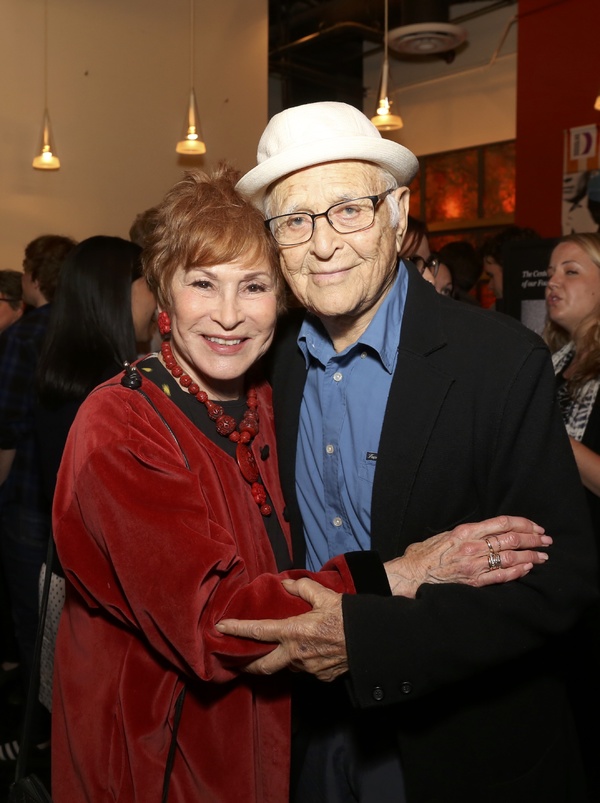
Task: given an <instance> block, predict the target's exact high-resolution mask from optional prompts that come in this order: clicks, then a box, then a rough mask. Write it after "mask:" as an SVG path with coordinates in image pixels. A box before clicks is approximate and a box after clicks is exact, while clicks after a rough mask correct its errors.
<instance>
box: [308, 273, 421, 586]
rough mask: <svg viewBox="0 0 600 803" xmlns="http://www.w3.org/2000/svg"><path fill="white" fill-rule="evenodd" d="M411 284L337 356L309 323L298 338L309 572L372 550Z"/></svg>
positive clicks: (404, 282) (400, 285)
mask: <svg viewBox="0 0 600 803" xmlns="http://www.w3.org/2000/svg"><path fill="white" fill-rule="evenodd" d="M407 287H408V276H407V273H406V270H405V269H404V268H403V267H401V268H400V270H399V273H398V277H397V279H396V281H395V282H394V285H393V286H392V288H391V289H390V291H389V293H388V295H387V296H386V298H385V299H384V301H383V303H382V305H381V306H380V307H379V309H378V310H377V312H376V313H375V316H374V317H373V320H372V321H371V323H370V324H369V326H368V327H367V329H366V331H365V332H364V333H363V334H362V336H361V337H360V338H359V340H358V341H357V342H356V343H354V344H353V345H351V346H348V348H346V349H345V350H344V351H342V352H340V353H339V354H338V353H336V351H335V350H334V348H333V345H332V343H331V340H330V339H329V336H328V335H327V333H326V332H325V329H324V328H323V326H322V324H321V323H320V322H319V321H318V319H316V318H314V317H313V316H310V315H309V316H307V318H306V319H305V321H304V323H303V325H302V328H301V329H300V333H299V335H298V345H299V347H300V349H301V350H302V352H303V354H304V357H305V359H306V364H307V369H308V375H307V379H306V385H305V388H304V397H303V400H302V406H301V410H300V429H299V433H298V453H297V458H296V491H297V494H298V502H299V505H300V512H301V514H302V518H303V521H304V535H305V539H306V565H307V567H308V568H309V569H311V570H313V571H316V570H318V569H320V568H321V566H322V565H323V564H324V563H326V562H327V560H329V558H332V557H334V556H335V555H339V554H340V553H342V552H350V551H355V550H362V549H369V548H370V545H371V536H370V530H371V496H372V490H373V476H374V474H375V466H376V465H377V450H378V448H379V439H380V436H381V426H382V422H383V417H384V413H385V407H386V404H387V399H388V395H389V391H390V385H391V382H392V375H393V373H394V368H395V367H396V361H397V358H398V340H399V332H400V327H401V324H402V315H403V312H404V303H405V301H406V291H407Z"/></svg>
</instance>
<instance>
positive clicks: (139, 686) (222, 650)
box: [52, 378, 354, 803]
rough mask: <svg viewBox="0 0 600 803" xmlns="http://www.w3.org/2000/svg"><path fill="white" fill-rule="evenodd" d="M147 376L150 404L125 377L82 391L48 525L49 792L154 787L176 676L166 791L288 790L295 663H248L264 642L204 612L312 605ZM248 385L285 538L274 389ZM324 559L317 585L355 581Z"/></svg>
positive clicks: (260, 800) (266, 794) (154, 797)
mask: <svg viewBox="0 0 600 803" xmlns="http://www.w3.org/2000/svg"><path fill="white" fill-rule="evenodd" d="M142 390H143V391H144V392H145V393H146V394H147V397H148V398H149V399H150V400H151V402H152V404H150V403H149V401H148V399H147V398H144V396H143V395H142V394H141V393H139V392H137V391H134V390H130V389H127V388H125V387H123V386H122V385H121V384H120V382H119V379H118V378H117V379H115V380H111V381H110V382H108V383H105V384H104V385H103V386H101V387H100V388H99V389H97V390H96V391H94V392H93V393H92V394H91V395H90V396H89V397H88V399H87V400H86V401H85V402H84V404H83V405H82V407H81V410H80V412H79V414H78V416H77V418H76V420H75V423H74V425H73V427H72V430H71V432H70V435H69V438H68V441H67V444H66V448H65V452H64V457H63V461H62V464H61V469H60V472H59V476H58V484H57V488H56V495H55V503H54V533H55V538H56V543H57V548H58V552H59V555H60V559H61V561H62V565H63V567H64V569H65V573H66V576H67V578H68V580H69V581H70V583H67V586H68V591H67V600H66V604H65V609H64V612H63V617H62V620H61V624H60V629H59V635H58V640H57V645H56V671H55V684H54V703H53V715H52V720H53V734H52V760H53V768H52V782H53V783H52V785H53V788H52V793H53V798H54V800H55V801H56V803H73V802H74V801H93V803H101V801H102V802H103V801H115V800H118V801H120V803H127V802H128V801H131V802H132V803H133V801H135V802H136V803H153V802H154V801H160V799H161V790H162V783H163V776H164V770H165V764H166V760H167V753H168V750H169V744H170V739H171V731H172V723H173V710H174V704H175V701H176V698H177V695H178V694H179V691H180V689H181V687H182V684H183V683H184V682H185V683H186V684H187V687H188V693H187V696H186V699H185V704H184V707H183V715H182V718H181V724H180V728H179V734H178V739H177V753H176V758H175V763H174V768H173V773H172V776H171V786H170V794H169V801H170V803H178V802H179V803H184V801H185V803H191V801H201V802H202V803H209V802H211V801H214V802H215V803H217V802H218V803H228V802H229V801H231V803H234V802H235V803H241V801H243V803H252V801H256V802H257V803H283V802H284V801H286V800H287V799H288V769H289V768H288V764H289V741H290V723H289V697H288V690H287V677H286V676H285V675H283V676H281V677H274V678H255V677H252V676H248V675H244V674H241V673H240V672H239V669H240V667H243V666H244V665H245V664H247V663H248V662H249V661H250V660H252V659H253V658H254V657H256V656H258V655H260V654H263V653H264V652H265V651H268V649H269V647H268V645H263V644H255V643H253V642H251V641H245V640H237V639H232V638H228V637H224V636H222V635H221V634H219V633H218V632H217V631H216V630H215V628H214V625H215V623H216V622H218V621H219V620H221V619H223V618H224V617H226V616H232V617H240V618H253V617H258V618H262V617H285V616H289V615H292V614H294V613H299V612H303V611H304V610H306V605H305V603H303V602H302V601H301V600H299V599H297V598H296V597H292V596H290V595H288V594H287V593H286V592H285V591H284V590H283V588H282V586H281V584H280V577H281V576H280V575H277V574H276V571H277V570H276V567H275V563H274V559H273V555H272V551H271V548H270V544H269V541H268V538H267V535H266V533H265V530H264V526H263V522H262V516H261V514H260V512H259V510H258V507H257V505H256V503H255V502H254V500H253V499H252V496H251V494H250V490H249V485H248V484H247V483H246V482H245V481H244V480H243V478H242V476H241V474H240V471H239V469H238V467H237V465H236V463H235V462H234V461H233V460H232V459H231V458H230V457H229V456H228V455H226V454H225V453H224V452H223V451H222V450H221V449H220V448H219V447H218V446H216V445H215V444H213V443H211V442H210V441H209V440H208V439H207V438H205V437H204V436H203V435H202V434H201V433H200V432H199V431H198V430H197V429H196V428H195V427H193V426H192V425H191V424H190V422H189V420H188V419H187V418H186V416H185V415H184V414H183V413H182V412H181V411H180V410H179V408H178V407H176V405H175V404H173V402H172V401H171V400H170V399H169V398H168V397H167V396H165V394H164V393H163V392H162V391H161V390H160V389H159V388H158V387H157V386H155V385H154V384H153V383H152V382H149V381H146V382H144V383H143V385H142ZM258 392H259V403H260V408H259V411H260V433H259V435H258V436H257V437H256V438H255V440H254V443H253V450H254V452H255V456H256V457H257V460H258V462H259V465H260V469H261V476H262V478H263V481H264V484H265V486H266V488H267V489H268V491H269V494H270V496H271V499H272V500H273V504H274V508H275V511H276V513H277V515H278V517H279V520H280V523H281V526H282V528H283V530H284V533H285V534H286V537H287V538H288V542H289V535H288V530H287V525H286V523H285V521H284V520H283V516H282V510H283V499H282V495H281V490H280V488H279V483H278V478H277V477H278V467H277V457H276V449H275V448H274V446H275V443H274V430H273V423H272V419H273V415H272V406H271V391H270V388H269V387H268V386H267V385H262V386H260V387H259V389H258ZM152 405H154V406H155V407H154V408H153V406H152ZM157 410H158V411H160V413H161V414H162V415H163V416H164V418H165V419H166V421H168V424H169V427H170V428H171V429H172V433H171V432H169V430H168V429H167V427H166V425H165V423H164V422H163V421H162V420H161V419H160V416H159V415H158V413H157ZM173 436H175V438H176V440H177V441H178V443H177V442H176V440H175V438H174V437H173ZM267 444H268V445H269V446H270V451H269V457H268V459H267V460H264V461H263V460H260V459H259V450H260V449H261V447H263V446H265V445H267ZM184 456H185V457H184ZM186 459H187V461H188V463H189V466H190V468H187V467H186V462H185V461H186ZM273 515H274V514H273ZM327 568H329V571H323V572H320V573H319V577H318V579H319V581H320V582H322V583H324V584H326V585H329V586H330V587H332V588H335V589H336V590H338V591H353V590H354V586H353V583H352V580H351V577H350V573H349V571H348V567H347V565H346V563H345V561H344V560H343V559H338V560H336V561H335V562H333V563H332V564H331V565H330V566H329V567H327ZM289 574H290V575H292V576H297V575H298V574H300V573H299V572H290V573H289ZM301 574H306V573H305V572H302V573H301Z"/></svg>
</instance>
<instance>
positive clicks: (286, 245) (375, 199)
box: [265, 187, 397, 248]
mask: <svg viewBox="0 0 600 803" xmlns="http://www.w3.org/2000/svg"><path fill="white" fill-rule="evenodd" d="M395 189H397V187H390V188H389V189H388V190H384V191H383V192H380V193H379V195H361V196H360V198H348V199H347V200H346V201H337V202H336V203H334V204H331V206H330V207H329V208H328V209H326V210H325V211H324V212H317V213H316V214H313V213H312V212H304V211H302V210H297V211H296V212H286V213H285V214H283V215H274V216H273V217H270V218H268V219H267V220H265V226H266V227H267V229H268V230H269V231H270V232H271V236H272V237H273V239H274V240H275V242H276V243H277V245H279V246H281V247H282V248H291V247H292V246H294V245H304V244H305V243H308V242H309V241H310V240H311V239H312V236H313V234H314V233H315V220H316V219H317V218H318V217H324V218H325V220H326V221H327V222H328V223H329V225H330V226H331V228H332V229H333V230H334V231H335V232H337V234H356V233H357V232H359V231H365V230H366V229H369V228H370V227H371V226H372V225H373V223H374V222H375V213H376V212H377V207H378V206H379V204H380V203H381V202H382V201H383V200H384V198H386V197H387V196H388V195H389V194H390V193H391V192H394V190H395ZM354 201H371V203H372V204H373V220H372V221H371V222H370V223H368V224H367V225H366V226H361V227H360V229H352V231H338V229H336V227H335V226H334V225H333V223H332V222H331V220H329V217H328V215H329V213H330V212H331V210H332V209H335V207H336V206H343V205H344V204H351V203H353V202H354ZM293 215H306V217H309V218H310V219H311V221H312V229H311V230H310V235H309V236H308V237H307V238H306V240H298V242H296V243H280V242H279V240H278V239H277V238H276V237H275V234H274V233H273V230H272V229H271V225H270V224H271V222H272V221H273V220H277V219H278V218H282V217H293Z"/></svg>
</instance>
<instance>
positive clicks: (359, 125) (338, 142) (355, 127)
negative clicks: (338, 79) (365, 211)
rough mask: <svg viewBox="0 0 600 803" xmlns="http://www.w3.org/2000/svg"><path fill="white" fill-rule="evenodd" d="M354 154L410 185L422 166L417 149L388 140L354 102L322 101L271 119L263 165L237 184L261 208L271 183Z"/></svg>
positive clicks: (262, 145)
mask: <svg viewBox="0 0 600 803" xmlns="http://www.w3.org/2000/svg"><path fill="white" fill-rule="evenodd" d="M349 159H358V160H361V161H365V162H373V164H376V165H379V167H382V168H384V169H385V170H389V172H390V173H391V174H392V175H393V176H394V178H395V179H396V180H397V181H398V184H399V186H406V185H407V184H410V182H411V181H412V180H413V178H414V177H415V175H416V174H417V170H418V169H419V163H418V161H417V157H416V156H415V155H414V153H412V151H409V150H408V148H405V147H404V146H403V145H400V144H398V143H397V142H392V141H391V140H388V139H383V137H382V136H381V134H380V133H379V131H378V130H377V129H376V128H375V126H374V125H373V123H372V122H371V121H370V120H369V119H368V118H367V117H365V115H364V114H363V113H362V112H360V111H358V109H355V108H354V106H350V105H348V104H347V103H337V102H334V101H322V102H319V103H307V104H305V105H303V106H293V107H291V108H290V109H285V111H282V112H280V113H279V114H276V115H275V116H274V117H272V118H271V120H270V121H269V123H268V125H267V127H266V128H265V130H264V132H263V135H262V137H261V138H260V142H259V143H258V151H257V154H256V160H257V162H258V164H257V166H256V167H254V168H252V170H250V171H249V172H248V173H246V174H245V175H244V176H242V178H241V179H240V180H239V181H238V183H237V189H238V190H239V192H240V193H241V194H242V195H244V196H245V197H246V198H248V199H249V200H250V201H252V203H254V204H255V205H256V206H259V207H260V206H261V205H262V200H263V196H264V193H265V190H266V189H267V187H269V186H270V185H271V184H273V182H275V181H278V180H279V179H280V178H283V177H284V176H287V175H289V174H290V173H294V172H295V171H296V170H302V169H303V168H305V167H312V166H313V165H318V164H323V163H324V162H336V161H340V160H343V161H346V160H349Z"/></svg>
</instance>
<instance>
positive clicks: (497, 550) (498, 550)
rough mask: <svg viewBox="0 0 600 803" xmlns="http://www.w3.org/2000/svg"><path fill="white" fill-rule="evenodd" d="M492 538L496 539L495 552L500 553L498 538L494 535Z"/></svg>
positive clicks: (500, 547)
mask: <svg viewBox="0 0 600 803" xmlns="http://www.w3.org/2000/svg"><path fill="white" fill-rule="evenodd" d="M492 537H493V538H495V539H496V552H502V546H501V544H500V539H499V538H498V536H497V535H494V536H492Z"/></svg>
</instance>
